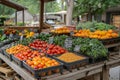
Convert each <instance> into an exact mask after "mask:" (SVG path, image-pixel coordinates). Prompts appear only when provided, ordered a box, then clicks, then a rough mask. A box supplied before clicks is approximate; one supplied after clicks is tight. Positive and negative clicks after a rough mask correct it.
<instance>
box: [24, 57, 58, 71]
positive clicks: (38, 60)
mask: <svg viewBox="0 0 120 80" xmlns="http://www.w3.org/2000/svg"><path fill="white" fill-rule="evenodd" d="M26 63H27V64H28V65H29V66H31V67H32V68H34V69H43V68H47V67H52V66H57V65H60V64H59V63H58V62H57V61H56V60H54V59H50V58H48V57H40V56H38V57H34V58H33V59H30V60H27V61H26Z"/></svg>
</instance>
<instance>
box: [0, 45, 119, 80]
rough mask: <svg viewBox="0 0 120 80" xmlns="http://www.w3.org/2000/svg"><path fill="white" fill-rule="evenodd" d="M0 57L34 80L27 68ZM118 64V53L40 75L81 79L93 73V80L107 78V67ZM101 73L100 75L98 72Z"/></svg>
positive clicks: (55, 79)
mask: <svg viewBox="0 0 120 80" xmlns="http://www.w3.org/2000/svg"><path fill="white" fill-rule="evenodd" d="M119 45H120V43H116V44H112V45H107V46H106V47H107V48H110V47H115V46H119ZM0 58H1V59H2V60H3V61H5V62H6V63H7V64H8V65H9V66H10V67H11V68H12V69H13V70H15V71H16V72H17V73H18V74H19V75H20V76H21V77H22V78H24V79H25V80H36V79H35V78H34V77H33V76H32V75H31V74H30V73H29V72H28V71H27V70H25V69H24V68H21V67H19V66H18V65H17V64H16V63H14V62H11V61H10V60H9V59H8V58H6V57H5V56H3V55H2V54H0ZM119 65H120V55H113V56H110V57H109V60H107V61H103V62H99V63H95V64H88V65H86V66H84V67H80V68H79V70H77V69H74V70H72V72H69V71H66V70H64V72H63V74H62V75H61V74H54V75H50V76H46V77H42V79H46V80H76V79H81V78H84V77H86V76H91V75H95V77H94V80H100V76H102V80H109V69H110V68H112V67H116V66H119ZM100 73H102V75H101V74H100ZM89 80H90V79H89Z"/></svg>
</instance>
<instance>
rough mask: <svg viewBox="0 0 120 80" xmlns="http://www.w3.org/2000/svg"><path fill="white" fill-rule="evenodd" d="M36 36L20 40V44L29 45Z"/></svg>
mask: <svg viewBox="0 0 120 80" xmlns="http://www.w3.org/2000/svg"><path fill="white" fill-rule="evenodd" d="M33 40H34V38H24V39H23V40H22V41H20V40H19V41H18V42H17V43H18V44H22V45H26V46H28V45H29V43H31V42H33Z"/></svg>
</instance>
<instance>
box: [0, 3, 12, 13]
mask: <svg viewBox="0 0 120 80" xmlns="http://www.w3.org/2000/svg"><path fill="white" fill-rule="evenodd" d="M13 12H14V9H12V8H9V7H7V6H4V5H1V4H0V15H11V14H13Z"/></svg>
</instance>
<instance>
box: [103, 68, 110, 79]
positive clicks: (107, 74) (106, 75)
mask: <svg viewBox="0 0 120 80" xmlns="http://www.w3.org/2000/svg"><path fill="white" fill-rule="evenodd" d="M102 80H109V68H106V67H103V70H102Z"/></svg>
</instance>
